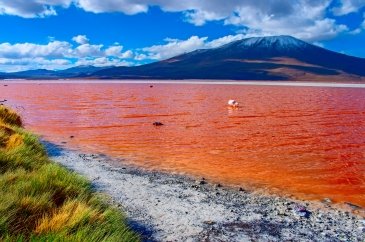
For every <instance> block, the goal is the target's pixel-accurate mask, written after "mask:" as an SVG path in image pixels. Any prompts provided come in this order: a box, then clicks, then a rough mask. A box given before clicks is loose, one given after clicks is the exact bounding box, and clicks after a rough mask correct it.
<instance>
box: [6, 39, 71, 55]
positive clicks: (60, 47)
mask: <svg viewBox="0 0 365 242" xmlns="http://www.w3.org/2000/svg"><path fill="white" fill-rule="evenodd" d="M71 54H72V49H71V44H70V43H68V42H65V41H51V42H49V43H48V44H46V45H40V44H33V43H18V44H10V43H1V44H0V58H1V57H4V58H31V57H48V58H60V57H66V56H69V55H71Z"/></svg>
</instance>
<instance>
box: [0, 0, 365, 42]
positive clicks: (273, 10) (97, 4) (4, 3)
mask: <svg viewBox="0 0 365 242" xmlns="http://www.w3.org/2000/svg"><path fill="white" fill-rule="evenodd" d="M72 4H73V5H75V6H76V7H78V8H81V9H83V10H84V11H88V12H93V13H105V12H121V13H124V14H129V15H131V14H138V13H146V12H148V10H149V8H150V7H151V6H159V7H160V8H161V9H162V10H163V11H166V12H182V13H183V14H184V16H185V18H186V21H188V22H190V23H192V24H194V25H198V26H200V25H204V24H205V23H206V22H209V21H222V22H223V23H225V24H227V25H235V26H240V27H241V32H242V33H244V31H246V32H247V33H246V34H251V35H253V34H256V35H264V34H286V35H293V36H295V37H299V38H302V39H305V40H310V41H320V40H324V39H330V38H332V37H334V36H336V35H337V34H339V33H341V32H346V31H348V32H351V30H348V28H347V27H346V26H345V25H341V24H337V23H336V21H335V19H333V18H330V17H328V16H330V14H329V13H333V14H334V15H346V14H349V13H352V12H357V11H359V10H360V9H361V8H363V7H365V0H245V1H242V0H230V1H221V0H184V1H181V0H138V1H135V0H103V1H100V0H12V1H9V0H0V6H1V7H0V14H11V15H17V16H22V17H27V18H29V17H44V16H48V15H55V14H56V10H57V8H67V7H69V6H70V5H72ZM75 41H77V42H78V43H80V44H86V43H85V41H86V40H85V39H82V36H78V39H75Z"/></svg>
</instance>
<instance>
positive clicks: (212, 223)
mask: <svg viewBox="0 0 365 242" xmlns="http://www.w3.org/2000/svg"><path fill="white" fill-rule="evenodd" d="M203 223H205V224H208V225H214V224H215V222H214V221H212V220H208V221H204V222H203Z"/></svg>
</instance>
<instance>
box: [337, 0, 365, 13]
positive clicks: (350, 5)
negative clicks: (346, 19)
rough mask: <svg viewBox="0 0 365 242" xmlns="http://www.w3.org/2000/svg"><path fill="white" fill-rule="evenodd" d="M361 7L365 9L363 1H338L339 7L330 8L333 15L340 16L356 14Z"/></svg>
mask: <svg viewBox="0 0 365 242" xmlns="http://www.w3.org/2000/svg"><path fill="white" fill-rule="evenodd" d="M363 7H365V1H364V0H340V5H339V6H336V7H334V8H332V12H333V14H335V15H338V16H341V15H346V14H349V13H353V12H358V11H359V10H360V9H361V8H363Z"/></svg>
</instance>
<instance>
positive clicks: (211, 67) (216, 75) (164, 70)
mask: <svg viewBox="0 0 365 242" xmlns="http://www.w3.org/2000/svg"><path fill="white" fill-rule="evenodd" d="M34 72H35V73H30V72H23V73H22V75H23V76H25V75H24V74H28V75H29V76H28V77H25V78H34V76H35V75H38V76H40V73H37V72H36V71H34ZM45 73H46V74H45V75H44V76H47V75H48V76H49V77H52V76H54V75H55V76H59V77H60V78H62V77H65V76H67V77H68V78H72V77H79V78H81V77H82V78H101V79H232V80H317V79H320V78H325V79H338V80H342V79H343V78H350V79H355V80H357V79H359V80H360V78H361V77H365V59H363V58H357V57H352V56H348V55H344V54H340V53H337V52H333V51H330V50H327V49H324V48H321V47H318V46H315V45H312V44H309V43H306V42H304V41H302V40H299V39H296V38H294V37H291V36H270V37H255V38H247V39H243V40H238V41H234V42H231V43H229V44H226V45H223V46H221V47H218V48H214V49H201V50H196V51H193V52H190V53H186V54H183V55H179V56H176V57H173V58H170V59H167V60H163V61H159V62H155V63H151V64H147V65H142V66H134V67H109V68H103V69H97V67H75V68H71V69H68V70H64V71H58V72H56V73H54V72H52V71H50V72H45ZM13 74H14V73H13ZM15 74H16V73H15ZM0 76H1V75H0Z"/></svg>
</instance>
